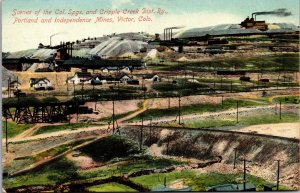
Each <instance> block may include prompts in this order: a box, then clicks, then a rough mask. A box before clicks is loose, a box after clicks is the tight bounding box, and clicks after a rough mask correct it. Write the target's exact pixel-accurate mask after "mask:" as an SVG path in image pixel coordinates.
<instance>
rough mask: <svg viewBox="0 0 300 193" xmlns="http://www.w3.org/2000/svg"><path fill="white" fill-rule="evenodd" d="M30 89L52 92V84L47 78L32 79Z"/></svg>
mask: <svg viewBox="0 0 300 193" xmlns="http://www.w3.org/2000/svg"><path fill="white" fill-rule="evenodd" d="M29 83H30V87H31V88H34V89H35V90H52V89H53V87H52V83H51V82H50V80H48V79H47V78H31V79H30V80H29Z"/></svg>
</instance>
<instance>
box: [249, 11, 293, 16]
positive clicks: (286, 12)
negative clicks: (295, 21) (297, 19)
mask: <svg viewBox="0 0 300 193" xmlns="http://www.w3.org/2000/svg"><path fill="white" fill-rule="evenodd" d="M253 15H275V16H279V17H287V16H290V15H292V12H290V11H287V10H286V9H276V10H274V11H262V12H254V13H253Z"/></svg>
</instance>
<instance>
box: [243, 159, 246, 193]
mask: <svg viewBox="0 0 300 193" xmlns="http://www.w3.org/2000/svg"><path fill="white" fill-rule="evenodd" d="M243 161H244V183H243V186H244V191H245V190H246V159H245V158H244V160H243Z"/></svg>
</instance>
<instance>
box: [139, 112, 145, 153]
mask: <svg viewBox="0 0 300 193" xmlns="http://www.w3.org/2000/svg"><path fill="white" fill-rule="evenodd" d="M143 114H144V113H142V114H141V119H142V126H141V133H140V151H141V150H142V145H143V127H144V115H143Z"/></svg>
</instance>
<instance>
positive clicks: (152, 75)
mask: <svg viewBox="0 0 300 193" xmlns="http://www.w3.org/2000/svg"><path fill="white" fill-rule="evenodd" d="M154 76H158V75H157V74H144V75H143V79H151V78H153V77H154Z"/></svg>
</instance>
